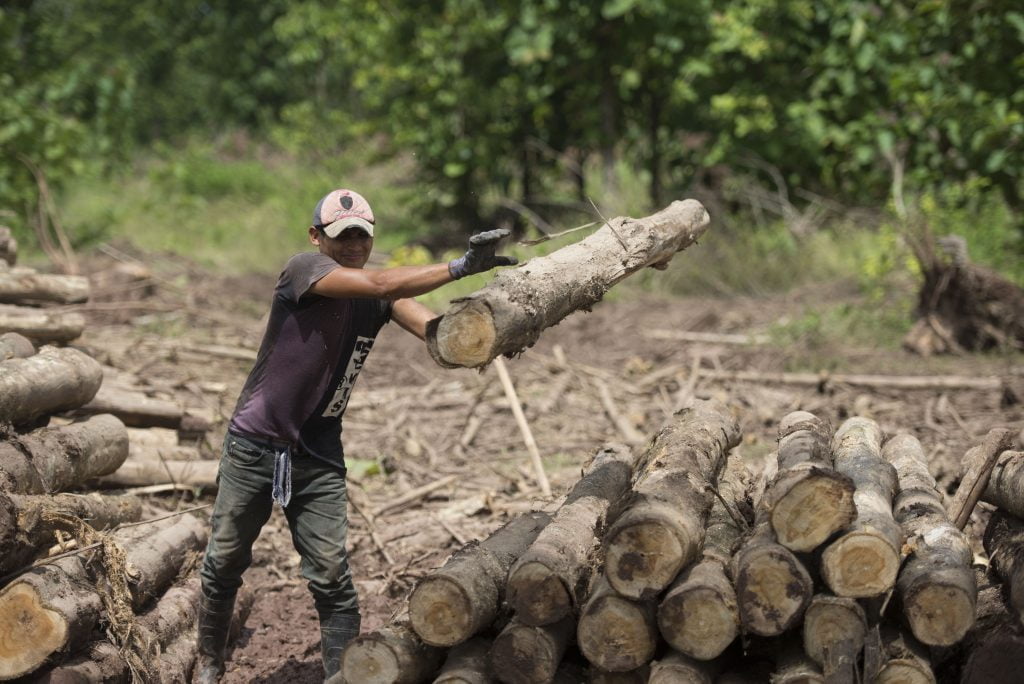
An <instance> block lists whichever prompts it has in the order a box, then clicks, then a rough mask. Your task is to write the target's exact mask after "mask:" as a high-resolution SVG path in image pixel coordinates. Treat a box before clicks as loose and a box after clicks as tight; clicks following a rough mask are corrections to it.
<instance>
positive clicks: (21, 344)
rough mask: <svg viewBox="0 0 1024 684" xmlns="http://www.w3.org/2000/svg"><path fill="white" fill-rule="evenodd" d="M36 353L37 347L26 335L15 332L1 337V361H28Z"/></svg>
mask: <svg viewBox="0 0 1024 684" xmlns="http://www.w3.org/2000/svg"><path fill="white" fill-rule="evenodd" d="M35 353H36V346H35V345H34V344H32V340H30V339H28V338H27V337H25V336H24V335H20V334H18V333H14V332H7V333H3V334H2V335H0V361H6V360H7V359H27V358H28V357H30V356H32V355H33V354H35Z"/></svg>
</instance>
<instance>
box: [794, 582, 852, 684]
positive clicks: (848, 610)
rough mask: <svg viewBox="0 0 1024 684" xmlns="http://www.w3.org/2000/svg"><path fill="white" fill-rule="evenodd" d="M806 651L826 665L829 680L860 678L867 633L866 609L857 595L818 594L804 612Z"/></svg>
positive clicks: (820, 663)
mask: <svg viewBox="0 0 1024 684" xmlns="http://www.w3.org/2000/svg"><path fill="white" fill-rule="evenodd" d="M803 634H804V651H806V652H807V655H808V656H810V657H811V659H812V660H814V662H816V663H818V664H819V665H821V667H822V673H823V674H824V677H825V681H826V682H830V683H831V682H836V683H838V682H848V683H849V684H854V683H855V682H857V681H858V678H857V674H856V672H857V660H858V658H859V656H860V652H861V649H863V648H864V639H865V637H866V635H867V618H866V617H865V615H864V609H863V608H861V607H860V605H859V604H858V603H857V602H856V601H855V600H853V599H850V598H841V597H838V596H828V595H826V594H818V595H817V596H815V597H814V598H813V599H811V605H810V606H808V607H807V614H806V615H805V616H804V632H803Z"/></svg>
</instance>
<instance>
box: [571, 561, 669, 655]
mask: <svg viewBox="0 0 1024 684" xmlns="http://www.w3.org/2000/svg"><path fill="white" fill-rule="evenodd" d="M576 641H577V643H578V644H579V647H580V651H581V652H582V653H583V656H584V657H585V658H586V659H587V660H588V661H590V662H591V663H592V664H593V665H594V666H595V667H596V668H598V669H599V670H604V671H606V672H628V671H630V670H635V669H637V668H638V667H641V666H642V665H644V664H645V663H649V662H650V661H651V659H652V658H654V651H655V648H656V647H657V645H658V627H657V624H656V621H655V607H654V603H653V601H645V600H640V601H635V600H632V599H629V598H627V597H625V596H621V595H620V594H618V593H616V592H615V590H614V589H613V588H612V586H611V584H609V582H608V579H607V578H606V577H604V576H600V577H598V578H597V580H596V581H595V583H594V587H593V589H592V591H591V593H590V597H589V598H588V599H587V602H586V604H585V605H584V606H583V610H582V612H581V614H580V621H579V624H578V625H577V627H576Z"/></svg>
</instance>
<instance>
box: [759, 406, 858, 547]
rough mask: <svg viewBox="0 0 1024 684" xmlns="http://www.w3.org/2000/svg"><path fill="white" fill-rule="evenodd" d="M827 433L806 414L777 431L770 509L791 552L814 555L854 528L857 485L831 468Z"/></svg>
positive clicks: (778, 533)
mask: <svg viewBox="0 0 1024 684" xmlns="http://www.w3.org/2000/svg"><path fill="white" fill-rule="evenodd" d="M832 465H833V464H832V454H831V452H830V450H829V435H828V427H827V426H826V425H825V423H823V422H822V421H821V420H819V419H818V418H817V417H815V416H814V415H812V414H810V413H807V412H806V411H795V412H793V413H790V414H789V415H787V416H786V417H785V418H783V419H782V423H781V424H780V425H779V474H778V476H777V477H776V478H775V481H774V482H773V483H772V484H771V488H770V490H769V492H770V493H769V497H768V501H767V502H766V503H767V506H768V510H769V511H770V520H771V525H772V530H773V531H774V532H775V536H776V539H777V541H778V542H779V543H780V544H782V545H783V546H785V547H786V548H787V549H791V550H793V551H813V550H814V549H815V548H817V547H818V545H820V544H821V543H822V542H824V541H825V540H826V539H828V538H829V537H831V536H832V535H833V534H835V533H836V532H838V531H839V530H841V529H843V528H844V527H846V526H847V525H849V524H850V523H852V522H853V520H854V518H855V517H856V515H857V511H856V509H855V508H854V505H853V490H854V486H853V481H852V480H851V479H850V478H849V477H846V476H845V475H841V474H840V473H837V472H836V471H835V470H834V469H833V467H832Z"/></svg>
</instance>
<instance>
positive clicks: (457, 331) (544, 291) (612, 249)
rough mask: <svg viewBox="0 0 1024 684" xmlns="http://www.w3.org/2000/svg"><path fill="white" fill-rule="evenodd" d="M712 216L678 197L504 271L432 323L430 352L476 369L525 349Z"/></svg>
mask: <svg viewBox="0 0 1024 684" xmlns="http://www.w3.org/2000/svg"><path fill="white" fill-rule="evenodd" d="M709 220H710V219H709V217H708V214H707V211H705V209H704V207H703V206H702V205H701V204H700V202H697V201H695V200H685V201H682V202H673V203H672V204H671V205H670V206H669V207H668V208H666V209H664V210H662V211H660V212H658V213H657V214H654V215H653V216H649V217H647V218H644V219H639V220H635V219H631V218H616V219H614V220H612V221H611V223H610V224H606V225H605V226H604V227H602V228H601V229H600V230H598V231H597V232H595V233H593V234H592V235H590V236H589V237H587V238H584V239H583V240H581V241H580V242H577V243H575V244H572V245H569V246H568V247H563V248H562V249H560V250H558V251H556V252H553V253H552V254H549V255H547V256H544V257H537V258H536V259H530V261H528V262H527V263H525V264H523V265H522V266H520V267H519V268H516V269H510V270H506V271H502V272H500V273H498V275H497V276H495V278H494V280H493V281H492V282H491V283H490V284H489V285H487V286H486V287H484V288H483V289H481V290H478V291H477V292H475V293H473V294H471V295H469V296H468V297H464V298H462V299H458V300H455V301H454V302H453V303H452V305H451V307H449V309H448V311H447V312H445V314H444V315H442V316H441V317H440V318H436V319H434V320H433V321H431V322H430V323H429V324H428V326H427V346H428V348H429V349H430V354H431V356H432V357H433V358H434V360H435V361H437V362H438V363H439V364H441V365H442V366H445V367H448V368H453V367H459V366H465V367H468V368H475V367H478V366H482V365H485V364H487V363H490V361H492V360H493V359H494V358H495V357H497V356H499V355H501V354H515V353H517V352H521V351H522V350H523V349H525V348H526V347H530V346H532V345H533V343H534V342H536V341H537V338H538V337H539V336H540V334H541V332H543V331H544V330H545V329H547V328H550V327H551V326H553V325H555V324H557V323H558V322H559V321H561V320H562V319H564V318H565V317H566V316H568V315H569V314H571V313H574V312H576V311H580V310H583V311H589V310H590V308H591V307H593V306H594V304H596V303H597V302H599V301H600V300H601V298H602V297H603V296H604V294H605V292H607V291H608V290H609V289H610V288H611V287H612V286H613V285H615V284H616V283H618V282H619V281H620V280H622V279H623V278H625V277H626V276H628V275H630V274H632V273H635V272H636V271H639V270H640V269H642V268H644V267H645V266H650V265H651V264H655V263H658V262H660V261H664V260H665V259H668V258H670V257H671V256H672V255H673V254H675V253H676V252H678V251H681V250H683V249H686V248H687V247H689V246H690V245H691V244H693V243H694V242H695V241H696V240H697V238H699V237H700V236H701V235H702V234H703V233H704V231H705V230H706V229H707V225H708V222H709Z"/></svg>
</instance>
